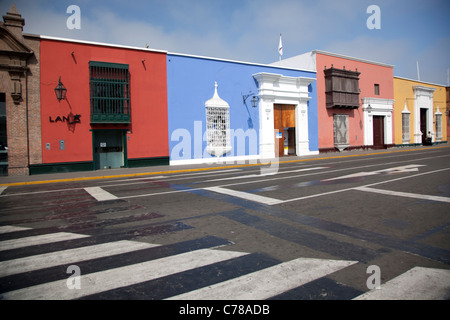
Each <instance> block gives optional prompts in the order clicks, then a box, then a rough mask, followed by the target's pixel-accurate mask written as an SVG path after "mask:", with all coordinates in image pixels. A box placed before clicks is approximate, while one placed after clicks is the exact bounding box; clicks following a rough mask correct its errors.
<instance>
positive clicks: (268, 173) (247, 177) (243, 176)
mask: <svg viewBox="0 0 450 320" xmlns="http://www.w3.org/2000/svg"><path fill="white" fill-rule="evenodd" d="M328 168H329V167H313V168H303V169H296V170H289V171H279V170H278V169H277V170H273V171H272V170H267V171H269V172H266V173H262V174H249V175H241V176H235V177H228V178H221V179H212V180H205V181H202V182H214V181H223V180H235V179H249V178H262V177H267V176H274V175H277V174H285V173H293V172H303V171H313V170H321V169H328Z"/></svg>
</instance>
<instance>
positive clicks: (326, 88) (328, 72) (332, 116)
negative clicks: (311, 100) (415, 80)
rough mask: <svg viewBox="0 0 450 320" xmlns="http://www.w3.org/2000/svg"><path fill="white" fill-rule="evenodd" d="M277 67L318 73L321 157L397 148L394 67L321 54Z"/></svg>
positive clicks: (285, 62) (283, 63) (304, 57)
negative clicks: (355, 150)
mask: <svg viewBox="0 0 450 320" xmlns="http://www.w3.org/2000/svg"><path fill="white" fill-rule="evenodd" d="M274 65H277V66H285V67H297V68H310V69H311V68H312V69H314V70H316V71H317V107H318V110H317V113H318V119H319V149H320V151H321V152H327V151H335V150H339V151H342V150H346V149H347V150H348V149H355V148H386V147H389V146H393V143H394V140H393V135H394V121H393V110H394V109H393V105H394V92H393V83H392V81H393V80H392V79H393V66H391V65H388V64H384V63H379V62H373V61H368V60H364V59H359V58H353V57H348V56H344V55H340V54H335V53H330V52H325V51H319V50H314V51H311V52H307V53H305V54H302V55H299V56H295V57H292V58H289V59H285V60H281V61H278V62H275V63H274Z"/></svg>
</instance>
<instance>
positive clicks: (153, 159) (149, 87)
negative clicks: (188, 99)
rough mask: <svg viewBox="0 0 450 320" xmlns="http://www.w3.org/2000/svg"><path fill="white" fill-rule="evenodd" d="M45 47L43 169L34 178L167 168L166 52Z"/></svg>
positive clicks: (76, 44) (69, 43) (44, 42)
mask: <svg viewBox="0 0 450 320" xmlns="http://www.w3.org/2000/svg"><path fill="white" fill-rule="evenodd" d="M40 40H41V44H40V46H41V60H40V65H41V120H42V121H41V128H42V138H41V139H42V141H41V147H42V163H41V164H33V165H31V171H32V172H31V173H45V172H58V171H67V170H69V171H73V170H97V169H105V168H120V167H134V166H142V165H152V164H168V163H169V149H168V138H167V121H168V119H167V89H166V83H167V81H166V53H165V52H163V51H155V50H149V49H144V48H133V47H122V46H112V45H106V44H99V43H90V42H84V41H74V40H67V39H58V38H51V37H44V36H41V37H40ZM61 85H62V86H64V88H65V90H67V91H66V95H65V97H64V98H63V99H58V98H57V96H56V95H55V92H56V88H57V87H58V86H61Z"/></svg>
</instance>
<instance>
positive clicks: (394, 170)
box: [322, 164, 425, 181]
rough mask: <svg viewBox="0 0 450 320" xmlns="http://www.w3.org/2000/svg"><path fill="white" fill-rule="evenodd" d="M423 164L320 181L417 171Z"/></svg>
mask: <svg viewBox="0 0 450 320" xmlns="http://www.w3.org/2000/svg"><path fill="white" fill-rule="evenodd" d="M424 166H425V165H422V164H410V165H406V166H401V167H395V168H389V169H382V170H377V171H370V172H357V173H352V174H349V175H345V176H342V177H336V178H330V179H325V180H322V181H333V180H341V179H350V178H360V177H366V176H372V175H377V174H381V173H388V174H393V173H406V172H418V171H419V167H424Z"/></svg>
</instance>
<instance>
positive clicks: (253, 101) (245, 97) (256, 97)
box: [242, 93, 259, 108]
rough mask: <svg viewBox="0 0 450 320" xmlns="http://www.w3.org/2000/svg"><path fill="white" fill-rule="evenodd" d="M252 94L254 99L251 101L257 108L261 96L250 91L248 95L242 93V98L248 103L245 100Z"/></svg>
mask: <svg viewBox="0 0 450 320" xmlns="http://www.w3.org/2000/svg"><path fill="white" fill-rule="evenodd" d="M251 96H253V97H252V99H251V100H250V102H251V104H252V107H253V108H256V107H257V106H258V101H259V97H258V96H255V95H253V93H250V94H247V95H242V100H243V102H244V104H246V103H245V101H246V100H247V99H248V98H249V97H251Z"/></svg>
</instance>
